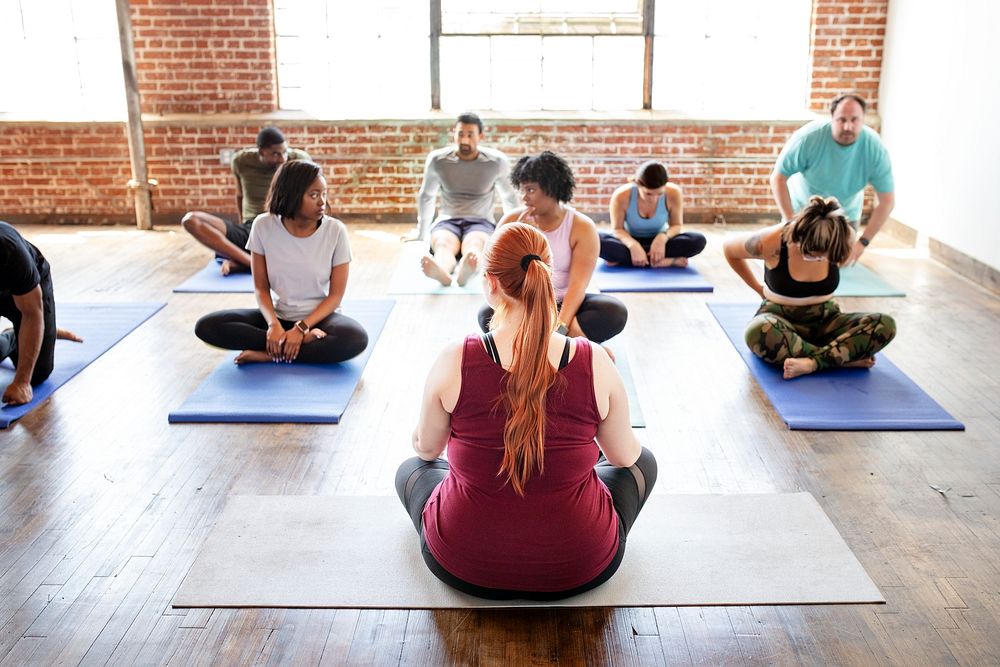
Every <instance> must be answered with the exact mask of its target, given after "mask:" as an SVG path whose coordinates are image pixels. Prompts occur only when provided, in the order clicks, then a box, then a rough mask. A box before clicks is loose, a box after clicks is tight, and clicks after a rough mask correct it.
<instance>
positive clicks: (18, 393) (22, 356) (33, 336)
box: [3, 285, 45, 405]
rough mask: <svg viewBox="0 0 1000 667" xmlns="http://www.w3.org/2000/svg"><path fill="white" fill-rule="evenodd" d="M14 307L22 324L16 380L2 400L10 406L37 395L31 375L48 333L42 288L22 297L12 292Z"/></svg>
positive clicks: (4, 393) (18, 343)
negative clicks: (46, 330) (45, 335)
mask: <svg viewBox="0 0 1000 667" xmlns="http://www.w3.org/2000/svg"><path fill="white" fill-rule="evenodd" d="M11 298H12V299H13V300H14V306H15V307H16V308H17V309H18V310H19V311H20V312H21V324H20V325H19V326H18V328H17V370H15V371H14V379H13V380H11V383H10V384H9V385H8V386H7V388H6V389H5V390H4V392H3V402H4V403H7V404H8V405H23V404H25V403H30V402H31V399H32V397H33V396H34V390H32V388H31V376H32V374H33V373H34V372H35V363H36V362H37V361H38V354H39V352H41V349H42V337H43V336H44V334H45V316H44V314H43V313H42V288H41V286H40V285H35V288H34V289H32V290H31V291H29V292H27V293H26V294H22V295H20V296H18V295H16V294H14V295H11Z"/></svg>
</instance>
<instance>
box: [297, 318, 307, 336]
mask: <svg viewBox="0 0 1000 667" xmlns="http://www.w3.org/2000/svg"><path fill="white" fill-rule="evenodd" d="M295 328H296V329H298V330H299V331H301V332H302V333H303V335H305V334H307V333H309V325H307V324H306V321H305V320H299V321H298V322H296V323H295Z"/></svg>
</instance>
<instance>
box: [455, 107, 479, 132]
mask: <svg viewBox="0 0 1000 667" xmlns="http://www.w3.org/2000/svg"><path fill="white" fill-rule="evenodd" d="M455 125H475V126H476V127H478V128H479V134H482V133H483V119H482V118H480V117H479V116H478V115H476V114H474V113H472V112H471V111H463V112H462V113H460V114H458V118H456V119H455Z"/></svg>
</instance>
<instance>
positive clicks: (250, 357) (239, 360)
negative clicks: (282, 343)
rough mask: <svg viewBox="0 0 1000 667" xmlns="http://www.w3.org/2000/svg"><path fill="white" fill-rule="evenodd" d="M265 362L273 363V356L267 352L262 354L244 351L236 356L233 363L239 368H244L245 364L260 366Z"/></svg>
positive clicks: (254, 351)
mask: <svg viewBox="0 0 1000 667" xmlns="http://www.w3.org/2000/svg"><path fill="white" fill-rule="evenodd" d="M265 361H271V355H269V354H268V353H267V352H261V351H260V350H243V351H242V352H240V353H239V354H237V355H236V358H235V359H233V363H235V364H236V365H237V366H242V365H243V364H259V363H262V362H265Z"/></svg>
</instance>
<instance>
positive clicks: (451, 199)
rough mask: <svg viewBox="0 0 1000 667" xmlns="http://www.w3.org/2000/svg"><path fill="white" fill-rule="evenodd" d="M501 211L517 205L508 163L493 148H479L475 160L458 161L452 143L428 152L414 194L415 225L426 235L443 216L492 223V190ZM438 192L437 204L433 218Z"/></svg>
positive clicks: (505, 211) (511, 208)
mask: <svg viewBox="0 0 1000 667" xmlns="http://www.w3.org/2000/svg"><path fill="white" fill-rule="evenodd" d="M494 190H495V191H496V192H497V193H498V194H499V195H500V202H501V205H502V206H503V210H504V213H507V212H508V211H511V210H513V209H515V208H516V207H517V198H516V196H515V194H514V186H512V185H511V184H510V163H509V162H508V161H507V156H506V155H504V154H503V153H502V152H501V151H498V150H496V149H495V148H486V147H484V146H480V147H479V155H477V156H476V159H475V160H462V159H460V158H459V157H458V154H457V152H456V150H455V147H454V146H446V147H445V148H439V149H437V150H435V151H431V153H430V155H428V156H427V161H426V162H425V163H424V182H423V184H422V185H421V186H420V194H418V195H417V226H418V228H419V230H420V235H421V236H423V235H424V234H426V232H427V229H428V228H429V227H430V225H431V223H432V222H436V221H437V220H443V219H445V218H485V219H486V220H489V221H490V222H493V220H494V218H493V192H494ZM438 192H440V194H441V205H440V206H439V207H438V216H437V218H435V217H434V203H435V199H436V198H437V195H438Z"/></svg>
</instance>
